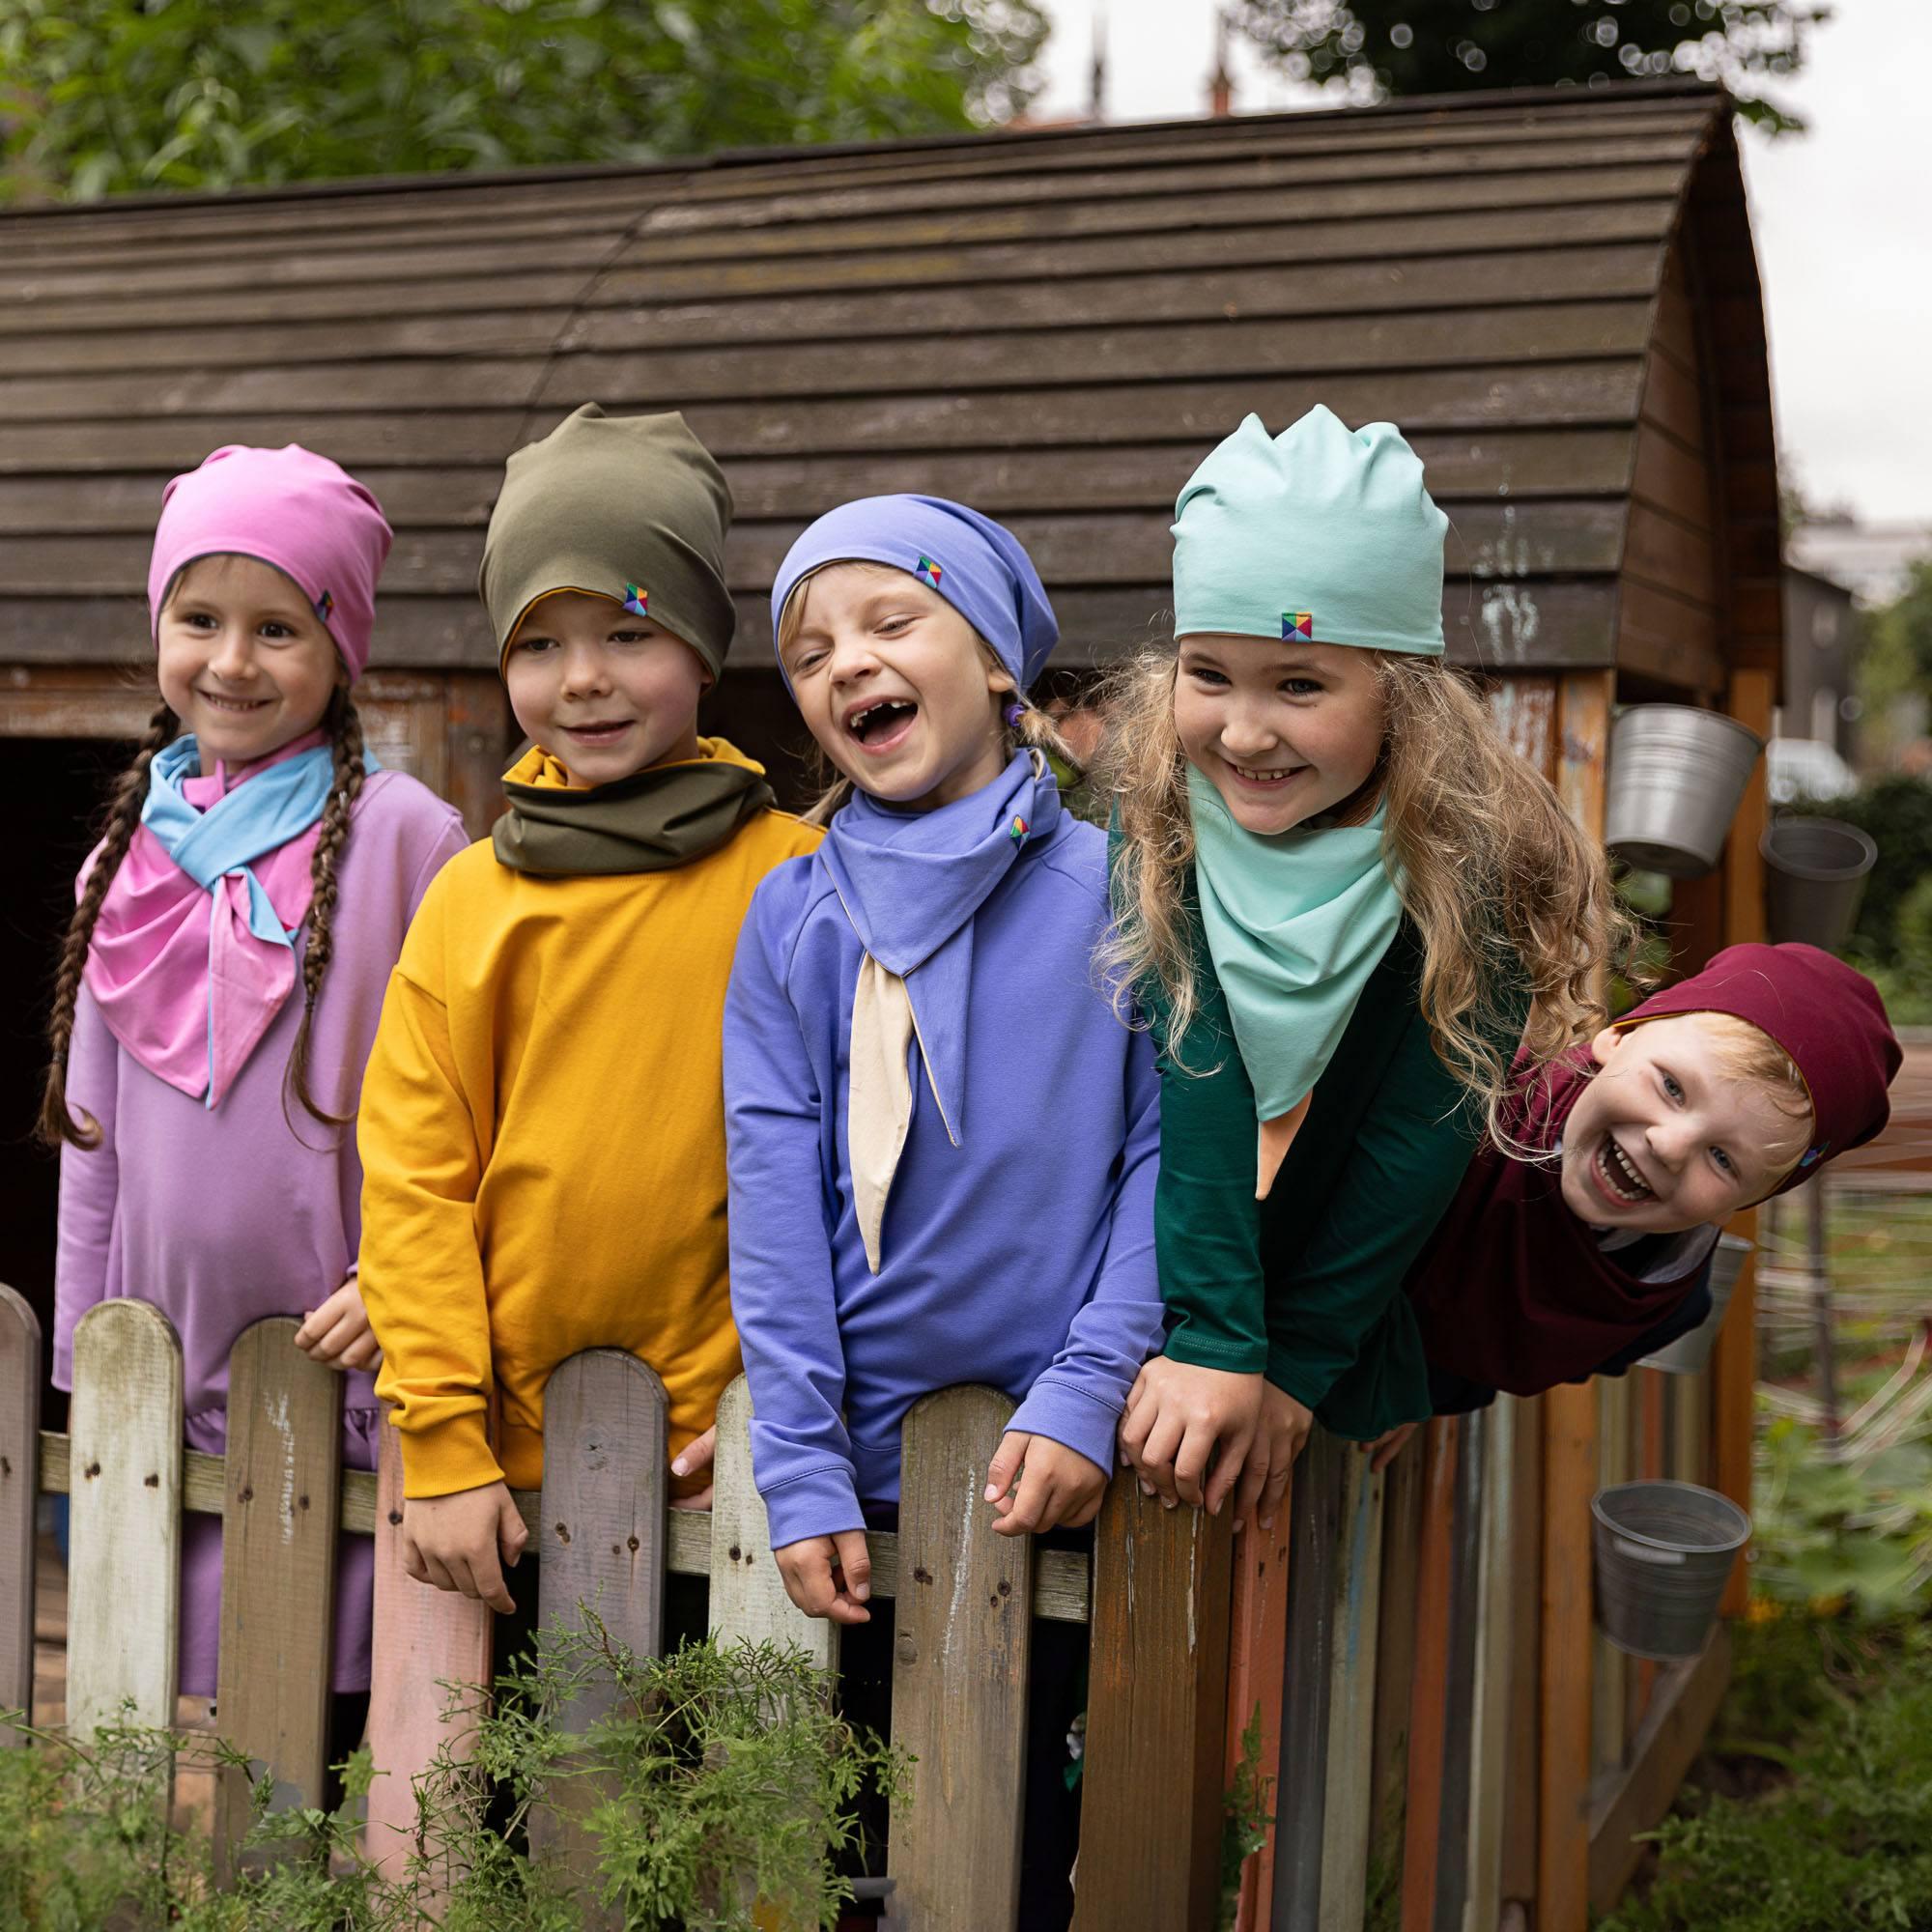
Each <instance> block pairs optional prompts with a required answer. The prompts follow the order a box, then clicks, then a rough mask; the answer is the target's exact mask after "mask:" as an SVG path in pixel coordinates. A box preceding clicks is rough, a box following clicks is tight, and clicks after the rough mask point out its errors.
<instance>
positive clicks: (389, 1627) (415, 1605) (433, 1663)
mask: <svg viewBox="0 0 1932 1932" xmlns="http://www.w3.org/2000/svg"><path fill="white" fill-rule="evenodd" d="M376 1503H377V1506H376V1520H375V1535H376V1607H375V1632H376V1638H375V1645H374V1652H373V1655H372V1657H371V1660H370V1666H371V1676H372V1680H373V1681H372V1684H371V1688H370V1694H369V1752H370V1756H371V1758H372V1759H373V1760H374V1762H375V1766H376V1770H377V1772H378V1773H379V1774H380V1775H379V1776H378V1777H377V1779H376V1782H375V1784H374V1785H373V1786H372V1787H371V1789H370V1792H369V1817H368V1826H367V1831H366V1836H365V1842H366V1845H367V1848H368V1853H369V1856H370V1857H371V1858H372V1859H373V1860H375V1861H376V1863H377V1864H378V1865H379V1866H380V1867H381V1868H382V1870H383V1871H384V1874H385V1876H387V1877H389V1878H391V1879H399V1878H400V1877H401V1876H402V1874H403V1870H404V1868H405V1866H406V1865H407V1863H408V1861H409V1860H410V1858H411V1856H412V1854H419V1855H420V1856H421V1857H423V1858H424V1859H426V1860H428V1861H430V1862H431V1867H432V1870H431V1885H432V1889H447V1886H448V1884H449V1883H450V1882H451V1880H452V1879H453V1876H454V1874H453V1873H451V1872H450V1871H449V1870H448V1868H447V1866H446V1864H444V1863H443V1852H442V1848H441V1847H440V1845H438V1844H434V1843H429V1842H425V1841H423V1840H422V1839H420V1838H419V1836H418V1832H417V1810H416V1799H415V1780H416V1779H417V1778H418V1777H420V1776H422V1775H423V1774H424V1773H425V1772H426V1771H428V1769H429V1767H430V1765H431V1763H432V1761H433V1760H434V1759H435V1757H436V1754H437V1752H438V1750H439V1749H440V1747H442V1745H443V1743H444V1742H445V1740H447V1742H448V1743H449V1744H450V1746H451V1747H452V1751H453V1754H454V1755H455V1756H457V1757H459V1758H460V1757H461V1756H462V1755H463V1754H464V1749H465V1743H466V1740H467V1739H468V1738H469V1735H470V1734H471V1731H472V1729H473V1726H474V1723H475V1719H476V1718H477V1716H478V1715H479V1714H480V1713H481V1711H482V1709H483V1708H484V1706H485V1705H486V1703H487V1702H488V1699H489V1694H490V1638H491V1622H492V1613H491V1611H490V1608H489V1606H488V1605H484V1604H479V1603H475V1602H473V1601H472V1600H471V1599H470V1598H469V1597H463V1596H458V1595H457V1594H456V1592H455V1591H453V1590H437V1589H432V1588H431V1587H430V1586H429V1585H428V1584H427V1583H418V1582H417V1581H416V1580H415V1579H414V1578H413V1577H412V1576H410V1574H409V1573H408V1571H406V1570H405V1569H404V1568H403V1554H402V1529H403V1447H402V1438H401V1437H400V1436H399V1435H397V1434H396V1431H395V1427H394V1425H393V1424H392V1423H391V1422H390V1421H389V1418H388V1411H387V1409H384V1415H383V1427H382V1432H381V1435H380V1447H379V1449H378V1452H377V1468H376Z"/></svg>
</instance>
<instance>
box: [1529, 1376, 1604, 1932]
mask: <svg viewBox="0 0 1932 1932" xmlns="http://www.w3.org/2000/svg"><path fill="white" fill-rule="evenodd" d="M1542 1402H1543V1441H1544V1459H1543V1496H1544V1511H1543V1668H1542V1677H1543V1709H1542V1713H1541V1717H1542V1722H1541V1730H1542V1736H1543V1763H1542V1790H1541V1792H1540V1793H1539V1795H1538V1799H1537V1861H1536V1907H1537V1932H1586V1926H1587V1923H1588V1919H1589V1884H1588V1880H1589V1851H1590V1840H1589V1811H1588V1805H1589V1790H1590V1773H1591V1758H1590V1711H1591V1692H1592V1677H1591V1643H1592V1639H1593V1636H1594V1624H1593V1622H1592V1613H1591V1603H1590V1576H1591V1555H1590V1497H1591V1495H1592V1493H1593V1492H1595V1490H1596V1487H1597V1398H1596V1392H1595V1390H1594V1389H1593V1388H1592V1387H1590V1385H1589V1384H1587V1383H1584V1384H1581V1385H1577V1384H1572V1383H1564V1384H1562V1385H1560V1386H1558V1387H1556V1388H1553V1389H1550V1390H1549V1391H1548V1393H1547V1394H1546V1395H1545V1396H1544V1397H1543V1398H1542Z"/></svg>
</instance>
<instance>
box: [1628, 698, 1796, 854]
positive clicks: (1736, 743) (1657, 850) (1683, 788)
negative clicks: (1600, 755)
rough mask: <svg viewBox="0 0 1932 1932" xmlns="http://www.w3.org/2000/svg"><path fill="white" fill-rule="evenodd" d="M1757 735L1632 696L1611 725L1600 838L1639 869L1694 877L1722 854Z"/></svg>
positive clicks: (1729, 721)
mask: <svg viewBox="0 0 1932 1932" xmlns="http://www.w3.org/2000/svg"><path fill="white" fill-rule="evenodd" d="M1763 749H1764V740H1763V739H1762V738H1760V737H1759V736H1758V735H1757V733H1756V732H1755V731H1753V730H1751V729H1750V728H1749V727H1748V726H1747V725H1740V724H1739V723H1738V722H1737V720H1736V719H1735V718H1726V717H1724V716H1723V714H1722V713H1721V712H1717V711H1700V710H1698V709H1697V708H1696V707H1695V706H1694V705H1690V704H1634V705H1632V706H1631V707H1630V709H1629V710H1627V711H1625V712H1623V713H1621V714H1620V715H1619V716H1618V718H1617V721H1616V723H1615V724H1614V725H1612V726H1611V727H1610V776H1609V787H1608V792H1607V795H1606V797H1605V807H1604V843H1605V845H1607V846H1608V847H1609V848H1610V850H1611V851H1612V852H1614V853H1616V855H1617V856H1618V857H1619V858H1621V859H1624V860H1626V861H1628V862H1629V864H1631V865H1633V866H1635V867H1639V868H1640V869H1642V870H1644V871H1646V872H1664V873H1667V874H1668V875H1669V876H1670V877H1671V878H1673V879H1693V878H1696V877H1697V876H1698V875H1699V874H1700V873H1704V872H1708V871H1710V870H1711V869H1712V868H1713V867H1715V866H1716V865H1717V863H1718V861H1719V859H1720V858H1721V857H1722V856H1723V850H1724V838H1725V836H1726V835H1727V834H1728V833H1729V831H1730V829H1731V820H1732V819H1733V818H1735V817H1736V816H1737V810H1738V804H1739V801H1740V800H1741V799H1742V798H1743V797H1744V795H1745V785H1746V783H1747V781H1749V779H1750V775H1751V770H1752V767H1753V766H1755V765H1756V763H1757V759H1758V753H1760V752H1761V751H1763Z"/></svg>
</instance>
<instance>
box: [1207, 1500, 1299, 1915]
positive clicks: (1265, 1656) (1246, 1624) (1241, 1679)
mask: <svg viewBox="0 0 1932 1932" xmlns="http://www.w3.org/2000/svg"><path fill="white" fill-rule="evenodd" d="M1294 1481H1295V1479H1294V1477H1293V1476H1292V1477H1291V1478H1290V1480H1289V1487H1288V1490H1287V1492H1286V1493H1285V1494H1284V1495H1283V1497H1282V1499H1281V1504H1280V1506H1279V1507H1278V1508H1277V1509H1276V1511H1275V1515H1274V1520H1273V1522H1272V1523H1270V1524H1269V1526H1268V1527H1267V1528H1266V1529H1264V1528H1263V1527H1262V1526H1261V1524H1260V1522H1259V1521H1252V1520H1251V1521H1250V1522H1248V1523H1247V1524H1246V1525H1245V1526H1244V1527H1243V1528H1242V1530H1241V1532H1240V1534H1239V1535H1238V1536H1236V1538H1235V1598H1234V1609H1233V1612H1232V1615H1231V1617H1230V1620H1229V1645H1230V1656H1229V1662H1228V1719H1227V1757H1226V1759H1225V1762H1224V1764H1223V1767H1222V1781H1223V1788H1224V1789H1232V1788H1233V1786H1234V1781H1235V1774H1236V1770H1237V1769H1238V1767H1239V1765H1240V1763H1241V1758H1242V1744H1241V1738H1242V1735H1243V1733H1244V1732H1245V1731H1246V1730H1247V1728H1248V1726H1249V1725H1250V1724H1257V1725H1258V1726H1259V1737H1260V1741H1261V1752H1260V1772H1259V1776H1261V1777H1263V1778H1264V1779H1266V1780H1268V1782H1269V1784H1270V1785H1271V1786H1272V1790H1271V1792H1270V1794H1269V1798H1268V1801H1267V1804H1266V1809H1267V1811H1268V1814H1269V1816H1270V1817H1271V1818H1272V1817H1273V1816H1274V1815H1275V1813H1276V1811H1277V1809H1278V1805H1279V1799H1280V1786H1281V1777H1280V1772H1281V1712H1282V1698H1283V1694H1284V1690H1285V1687H1286V1682H1287V1676H1286V1672H1287V1665H1288V1592H1289V1539H1290V1535H1291V1532H1292V1527H1293V1520H1294V1519H1293V1511H1294ZM1264 1830H1265V1833H1266V1835H1265V1837H1264V1840H1263V1843H1262V1845H1261V1847H1260V1849H1259V1850H1257V1851H1255V1852H1253V1853H1251V1854H1250V1855H1249V1857H1248V1859H1247V1861H1246V1862H1245V1863H1244V1864H1243V1865H1242V1867H1241V1877H1240V1886H1239V1889H1238V1892H1237V1894H1236V1907H1235V1932H1268V1926H1269V1923H1270V1921H1271V1920H1272V1918H1273V1917H1274V1847H1275V1827H1274V1825H1273V1824H1269V1825H1267V1826H1266V1827H1265V1828H1264Z"/></svg>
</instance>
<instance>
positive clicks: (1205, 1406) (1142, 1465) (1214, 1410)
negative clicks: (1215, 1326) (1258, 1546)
mask: <svg viewBox="0 0 1932 1932" xmlns="http://www.w3.org/2000/svg"><path fill="white" fill-rule="evenodd" d="M1264 1386H1265V1384H1264V1381H1263V1378H1261V1376H1259V1375H1251V1376H1240V1375H1234V1374H1232V1373H1230V1372H1229V1371H1228V1370H1226V1369H1201V1368H1195V1367H1194V1366H1193V1365H1192V1364H1190V1363H1187V1362H1177V1361H1175V1360H1173V1359H1172V1357H1170V1356H1167V1355H1156V1356H1155V1357H1154V1358H1153V1360H1152V1361H1151V1362H1149V1363H1148V1364H1147V1365H1146V1366H1145V1367H1144V1368H1143V1369H1142V1370H1141V1372H1140V1374H1139V1376H1138V1377H1136V1378H1135V1380H1134V1386H1133V1391H1132V1393H1131V1394H1129V1395H1128V1397H1127V1408H1126V1413H1125V1415H1124V1416H1123V1417H1122V1421H1121V1452H1122V1455H1124V1456H1125V1457H1126V1459H1127V1461H1128V1462H1129V1463H1132V1464H1133V1465H1134V1467H1135V1469H1136V1470H1137V1471H1138V1472H1139V1474H1140V1479H1141V1487H1142V1489H1143V1490H1145V1491H1147V1492H1149V1493H1151V1494H1158V1495H1159V1497H1160V1499H1161V1501H1162V1502H1164V1503H1165V1504H1166V1505H1167V1506H1168V1508H1169V1509H1172V1508H1173V1507H1174V1505H1175V1503H1176V1502H1177V1501H1179V1502H1184V1503H1188V1504H1190V1505H1192V1507H1194V1508H1195V1509H1201V1508H1203V1507H1204V1506H1205V1507H1206V1508H1207V1509H1208V1511H1209V1512H1210V1513H1212V1514H1218V1513H1219V1511H1220V1508H1221V1505H1222V1504H1223V1503H1224V1502H1226V1501H1227V1499H1228V1492H1229V1491H1230V1490H1232V1489H1233V1488H1234V1487H1235V1483H1236V1479H1237V1478H1238V1477H1239V1476H1240V1474H1241V1472H1242V1469H1243V1467H1244V1465H1245V1464H1246V1463H1247V1460H1248V1451H1249V1450H1250V1448H1251V1447H1252V1446H1253V1444H1254V1440H1255V1436H1256V1434H1257V1432H1258V1431H1259V1429H1260V1428H1261V1416H1262V1391H1263V1389H1264ZM1210 1462H1211V1463H1212V1464H1213V1475H1212V1477H1211V1478H1210V1477H1209V1475H1208V1464H1209V1463H1210ZM1241 1514H1242V1512H1239V1511H1237V1512H1236V1515H1237V1516H1239V1515H1241Z"/></svg>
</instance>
